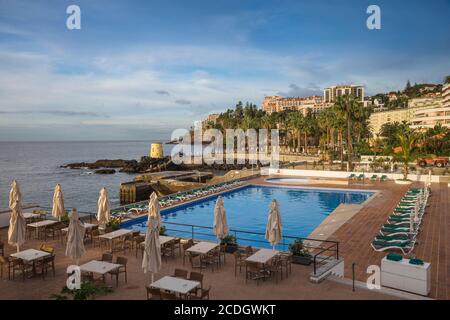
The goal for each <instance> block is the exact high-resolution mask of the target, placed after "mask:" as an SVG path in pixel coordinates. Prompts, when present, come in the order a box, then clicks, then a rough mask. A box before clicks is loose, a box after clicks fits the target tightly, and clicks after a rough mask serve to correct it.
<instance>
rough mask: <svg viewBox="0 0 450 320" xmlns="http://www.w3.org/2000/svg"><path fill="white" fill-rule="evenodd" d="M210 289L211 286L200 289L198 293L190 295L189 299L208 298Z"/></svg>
mask: <svg viewBox="0 0 450 320" xmlns="http://www.w3.org/2000/svg"><path fill="white" fill-rule="evenodd" d="M210 291H211V287H209V288H208V289H200V294H199V295H190V296H189V299H190V300H209V292H210Z"/></svg>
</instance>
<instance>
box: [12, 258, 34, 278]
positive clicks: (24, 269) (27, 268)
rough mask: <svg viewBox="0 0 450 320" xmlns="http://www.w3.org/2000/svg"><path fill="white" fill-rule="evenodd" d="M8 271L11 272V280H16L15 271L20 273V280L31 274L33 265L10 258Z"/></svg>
mask: <svg viewBox="0 0 450 320" xmlns="http://www.w3.org/2000/svg"><path fill="white" fill-rule="evenodd" d="M9 262H10V268H11V269H10V270H11V271H12V279H13V280H14V279H15V278H16V271H17V272H20V273H22V280H23V281H25V278H26V277H27V276H28V275H30V274H32V273H33V264H32V263H27V262H25V261H23V260H22V259H16V258H10V260H9Z"/></svg>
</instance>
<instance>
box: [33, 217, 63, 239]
mask: <svg viewBox="0 0 450 320" xmlns="http://www.w3.org/2000/svg"><path fill="white" fill-rule="evenodd" d="M58 222H59V221H56V220H42V221H38V222H32V223H29V224H27V226H28V227H30V228H35V229H36V239H37V238H38V237H39V236H38V235H39V228H45V227H48V226H51V225H54V224H56V223H58Z"/></svg>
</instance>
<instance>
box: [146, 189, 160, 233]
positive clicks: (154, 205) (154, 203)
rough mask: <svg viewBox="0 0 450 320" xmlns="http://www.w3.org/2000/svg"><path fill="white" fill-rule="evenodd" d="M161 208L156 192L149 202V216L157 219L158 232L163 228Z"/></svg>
mask: <svg viewBox="0 0 450 320" xmlns="http://www.w3.org/2000/svg"><path fill="white" fill-rule="evenodd" d="M160 211H161V207H160V206H159V201H158V196H157V195H156V192H153V193H152V194H151V195H150V200H149V202H148V216H149V217H153V218H155V219H156V227H157V228H158V230H159V229H160V228H161V212H160Z"/></svg>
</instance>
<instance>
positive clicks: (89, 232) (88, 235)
mask: <svg viewBox="0 0 450 320" xmlns="http://www.w3.org/2000/svg"><path fill="white" fill-rule="evenodd" d="M95 230H97V231H98V225H95V226H92V227H91V228H89V229H86V233H85V234H84V238H85V240H88V239H89V241H91V243H93V242H94V239H93V233H94V231H95ZM98 233H99V234H100V232H99V231H98Z"/></svg>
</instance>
